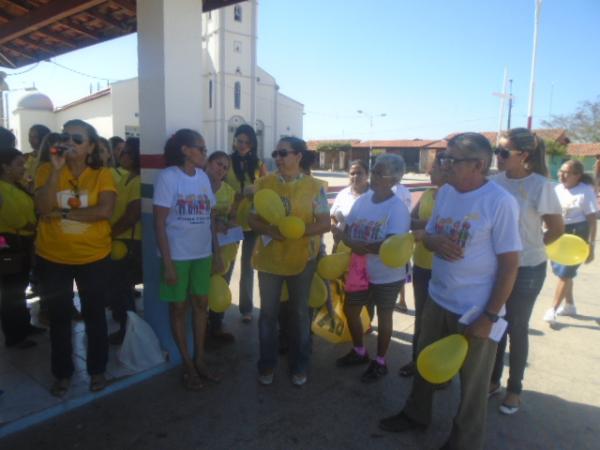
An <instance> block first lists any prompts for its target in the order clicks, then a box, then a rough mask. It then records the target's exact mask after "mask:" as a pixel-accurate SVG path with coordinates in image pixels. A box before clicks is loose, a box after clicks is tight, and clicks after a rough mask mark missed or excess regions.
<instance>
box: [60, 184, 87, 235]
mask: <svg viewBox="0 0 600 450" xmlns="http://www.w3.org/2000/svg"><path fill="white" fill-rule="evenodd" d="M56 197H57V203H58V206H59V208H60V209H77V208H87V207H88V206H90V204H89V195H88V191H87V190H82V191H78V192H75V191H73V190H71V189H67V190H64V191H60V192H57V193H56ZM60 227H61V229H62V232H63V233H64V234H83V233H85V231H86V230H87V229H88V228H89V227H90V224H88V223H84V222H78V221H76V220H68V219H61V221H60Z"/></svg>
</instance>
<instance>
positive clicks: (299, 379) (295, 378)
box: [292, 373, 306, 387]
mask: <svg viewBox="0 0 600 450" xmlns="http://www.w3.org/2000/svg"><path fill="white" fill-rule="evenodd" d="M292 384H293V385H294V386H298V387H300V386H304V385H305V384H306V375H305V374H303V373H297V374H294V375H292Z"/></svg>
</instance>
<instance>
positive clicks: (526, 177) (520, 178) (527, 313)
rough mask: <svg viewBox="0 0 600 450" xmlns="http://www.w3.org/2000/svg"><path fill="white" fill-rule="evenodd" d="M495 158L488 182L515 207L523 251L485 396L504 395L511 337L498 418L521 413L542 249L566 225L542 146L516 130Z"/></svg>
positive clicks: (501, 144)
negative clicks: (493, 172)
mask: <svg viewBox="0 0 600 450" xmlns="http://www.w3.org/2000/svg"><path fill="white" fill-rule="evenodd" d="M495 154H496V156H497V158H498V169H500V170H501V171H502V172H501V173H499V174H498V175H496V176H494V177H492V180H493V181H494V182H495V183H497V184H499V185H500V186H502V187H503V188H504V189H505V190H506V191H508V192H509V193H510V194H511V195H512V196H513V197H514V198H515V200H516V201H517V202H518V204H519V233H520V236H521V242H522V244H523V250H522V251H521V252H520V254H519V270H518V273H517V279H516V281H515V284H514V287H513V289H512V292H511V293H510V296H509V297H508V300H507V302H506V321H507V322H508V326H507V331H506V333H505V335H504V337H503V338H502V339H501V340H500V342H499V343H498V349H497V352H496V361H495V364H494V369H493V372H492V377H491V382H490V388H489V393H490V395H495V394H498V393H500V392H501V390H502V388H501V384H500V382H501V378H502V370H503V368H504V353H505V350H506V342H507V339H508V337H510V364H509V366H510V374H509V378H508V383H507V387H506V396H505V397H504V400H503V401H502V404H501V405H500V412H501V413H503V414H514V413H515V412H517V411H518V410H519V406H520V401H521V400H520V395H521V391H522V389H523V385H522V381H523V375H524V373H525V367H526V365H527V353H528V349H529V333H528V331H529V318H530V317H531V312H532V310H533V306H534V304H535V300H536V299H537V297H538V295H539V293H540V291H541V289H542V285H543V284H544V280H545V278H546V266H547V262H546V259H547V257H546V249H545V246H546V245H548V244H550V243H552V242H554V241H555V240H557V239H558V238H559V237H560V236H561V235H562V233H563V230H564V225H563V221H562V217H561V208H560V204H559V202H558V198H557V197H556V194H555V193H554V187H553V185H552V183H551V182H550V181H549V180H548V178H547V174H548V169H547V168H546V162H545V146H544V141H543V140H541V139H539V138H538V137H537V136H536V135H535V134H533V133H532V132H531V131H529V130H528V129H526V128H514V129H511V130H508V131H506V132H504V133H503V134H502V135H501V137H500V141H499V146H498V148H496V150H495ZM542 227H544V228H545V230H546V231H544V230H543V229H542Z"/></svg>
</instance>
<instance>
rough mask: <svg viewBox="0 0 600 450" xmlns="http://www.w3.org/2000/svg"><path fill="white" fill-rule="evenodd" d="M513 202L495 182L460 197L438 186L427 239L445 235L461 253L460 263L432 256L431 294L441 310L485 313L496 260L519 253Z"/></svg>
mask: <svg viewBox="0 0 600 450" xmlns="http://www.w3.org/2000/svg"><path fill="white" fill-rule="evenodd" d="M518 208H519V207H518V205H517V202H516V200H515V199H514V198H513V197H512V196H511V195H510V194H509V193H508V192H506V191H505V190H504V189H502V188H501V187H500V186H498V185H497V184H496V183H491V182H487V183H485V184H484V185H483V186H481V187H480V188H478V189H475V190H474V191H470V192H465V193H461V192H458V191H457V190H456V189H454V187H452V186H450V185H444V186H442V187H441V188H440V189H439V191H438V194H437V196H436V199H435V206H434V209H433V213H432V215H431V219H429V222H428V223H427V227H426V231H427V233H428V234H432V235H433V234H443V235H446V236H448V237H450V238H451V239H452V240H453V241H455V242H457V243H458V244H459V245H460V246H461V247H462V248H463V250H464V257H463V258H462V259H460V260H458V261H446V260H445V259H442V258H440V257H439V256H437V255H435V254H434V257H433V267H432V276H431V281H430V282H429V295H430V296H431V298H432V299H433V300H434V301H435V302H436V303H437V304H439V305H440V306H441V307H442V308H444V309H446V310H448V311H451V312H453V313H455V314H459V315H462V314H464V313H465V312H467V311H468V310H469V309H471V308H472V307H473V306H478V307H479V308H482V309H483V308H485V306H486V305H487V303H488V301H489V298H490V294H491V292H492V287H493V285H494V282H495V280H496V270H497V268H498V261H497V255H500V254H502V253H508V252H518V251H521V248H522V247H521V238H520V237H519V215H518V214H519V212H518V211H519V209H518Z"/></svg>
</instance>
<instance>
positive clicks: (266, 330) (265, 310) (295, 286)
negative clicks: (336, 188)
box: [248, 137, 330, 386]
mask: <svg viewBox="0 0 600 450" xmlns="http://www.w3.org/2000/svg"><path fill="white" fill-rule="evenodd" d="M307 151H308V150H307V148H306V142H304V141H303V140H302V139H298V138H295V137H284V138H282V139H281V140H280V141H279V143H278V144H277V148H276V149H275V151H273V153H272V157H273V159H274V160H275V163H276V164H277V173H273V174H270V175H267V176H265V177H263V178H260V179H259V180H257V182H256V190H257V191H258V190H260V189H272V190H273V191H275V192H276V193H277V194H279V196H280V197H281V199H282V202H283V204H284V205H285V206H286V213H287V214H288V215H293V216H296V217H298V218H300V219H301V220H302V221H303V222H304V223H305V227H306V228H305V232H304V235H303V236H302V237H301V238H300V239H295V240H291V239H285V238H284V237H283V236H282V235H281V233H280V232H279V229H278V228H277V226H275V225H272V224H269V223H267V222H266V221H265V220H264V219H262V218H261V217H260V216H258V215H257V214H254V213H251V214H250V215H249V217H248V223H249V224H250V226H251V227H252V229H253V230H254V231H255V232H256V233H257V234H260V235H262V236H260V239H258V240H257V244H256V249H255V251H254V255H253V256H252V263H253V265H254V268H255V269H256V270H257V271H258V284H259V287H260V318H259V322H258V330H259V333H258V336H259V344H260V359H259V361H258V370H259V376H258V381H259V383H261V384H263V385H268V384H271V383H273V373H274V369H275V366H276V364H277V324H278V313H279V305H280V299H281V289H282V287H283V282H284V281H285V282H286V284H287V287H288V292H289V300H288V302H289V305H288V308H289V315H288V320H289V330H288V335H289V340H290V366H291V372H292V383H293V384H294V385H296V386H302V385H303V384H305V383H306V379H307V377H306V372H307V369H308V363H309V359H310V316H309V311H308V296H309V291H310V285H311V281H312V279H313V276H314V273H315V269H316V265H317V255H318V253H319V250H320V245H321V236H322V235H323V233H326V232H328V231H329V228H330V225H329V205H328V204H327V197H326V195H325V190H324V189H323V185H322V184H321V183H320V182H319V181H318V180H316V179H314V178H313V177H311V176H306V175H304V174H303V173H302V170H301V167H300V161H301V160H302V158H303V157H304V155H305V154H306V153H307Z"/></svg>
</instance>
